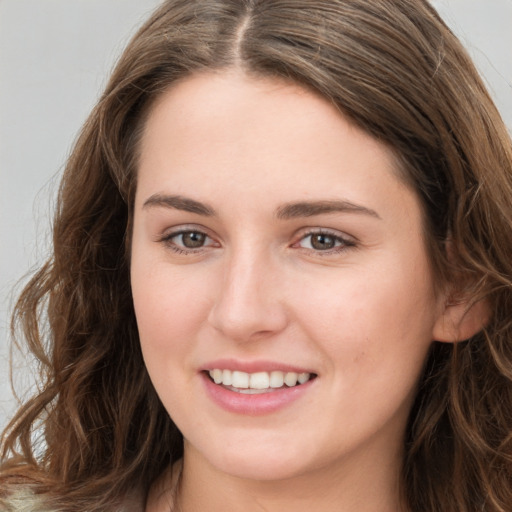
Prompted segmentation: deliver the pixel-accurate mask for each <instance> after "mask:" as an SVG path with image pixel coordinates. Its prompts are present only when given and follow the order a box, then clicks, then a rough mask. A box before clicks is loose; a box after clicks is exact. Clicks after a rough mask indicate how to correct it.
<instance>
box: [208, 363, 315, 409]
mask: <svg viewBox="0 0 512 512" xmlns="http://www.w3.org/2000/svg"><path fill="white" fill-rule="evenodd" d="M201 377H202V378H203V382H204V385H205V388H206V392H207V394H208V396H209V397H210V398H211V399H212V400H213V401H214V402H215V403H216V404H217V405H219V406H220V407H222V408H223V409H224V410H226V411H229V412H234V413H237V414H244V415H248V416H259V415H262V414H270V413H273V412H276V411H279V410H280V409H283V408H285V407H286V406H288V405H290V404H291V403H293V402H295V401H296V400H298V399H299V398H301V397H302V396H303V395H304V394H305V393H307V392H308V390H310V389H311V386H312V384H313V383H314V381H315V380H316V378H315V379H311V380H309V381H308V382H305V383H304V384H300V385H297V386H293V387H291V388H286V387H285V388H280V389H276V390H273V391H269V392H268V393H258V394H255V395H249V394H244V393H237V392H236V391H230V390H229V389H226V388H225V387H223V386H220V385H218V384H215V383H214V382H213V381H212V380H211V379H210V378H209V377H208V376H207V375H206V374H205V373H202V374H201Z"/></svg>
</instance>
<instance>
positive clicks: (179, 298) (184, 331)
mask: <svg viewBox="0 0 512 512" xmlns="http://www.w3.org/2000/svg"><path fill="white" fill-rule="evenodd" d="M140 256H141V257H139V255H138V254H136V253H135V254H134V255H133V258H132V269H131V280H132V294H133V301H134V308H135V314H136V318H137V325H138V329H139V336H140V341H141V346H142V350H143V353H144V357H145V359H146V362H147V363H148V364H150V363H151V364H152V363H153V362H154V363H155V364H158V365H160V364H163V363H164V361H168V362H172V361H173V360H174V359H175V356H177V355H178V354H179V353H180V352H181V351H183V350H184V349H185V348H187V347H189V346H190V342H191V340H193V339H194V332H195V331H196V330H197V329H198V328H199V326H200V325H201V320H202V318H203V317H204V315H205V311H206V310H207V309H208V301H207V299H206V296H207V289H208V286H209V283H208V279H207V278H205V276H195V277H194V276H190V275H188V273H187V271H184V270H183V268H178V269H173V268H172V267H171V266H170V265H169V264H168V263H167V262H165V261H159V260H152V261H151V260H150V261H148V260H147V259H144V258H143V257H142V256H143V255H140ZM142 263H144V264H142ZM168 354H172V355H173V357H172V358H168V357H166V355H168Z"/></svg>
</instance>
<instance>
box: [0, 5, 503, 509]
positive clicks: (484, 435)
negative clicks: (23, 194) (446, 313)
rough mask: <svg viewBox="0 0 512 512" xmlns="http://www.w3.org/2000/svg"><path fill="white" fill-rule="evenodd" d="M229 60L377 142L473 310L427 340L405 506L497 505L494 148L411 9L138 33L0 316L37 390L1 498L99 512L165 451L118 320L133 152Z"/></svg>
mask: <svg viewBox="0 0 512 512" xmlns="http://www.w3.org/2000/svg"><path fill="white" fill-rule="evenodd" d="M229 67H238V68H240V69H242V70H243V71H244V72H246V73H247V74H249V75H254V76H265V77H279V78H280V79H285V80H288V81H292V82H296V83H299V84H301V85H303V86H304V87H306V88H308V89H310V90H313V91H316V92H317V93H318V94H320V95H322V96H323V97H324V98H326V99H327V100H328V101H330V102H332V103H333V104H334V105H336V106H337V108H339V110H340V111H341V112H342V113H343V114H344V115H346V116H348V117H349V118H350V119H352V121H353V122H354V123H356V124H357V125H358V126H359V127H360V128H362V129H363V130H365V131H366V132H368V133H369V134H371V135H373V136H374V137H376V138H377V139H378V140H380V141H382V142H383V143H385V144H387V145H389V146H390V147H392V148H393V149H394V151H395V153H396V155H397V157H398V158H399V160H400V162H401V166H400V167H401V173H402V176H403V179H404V180H406V181H407V182H408V183H409V184H410V185H411V186H412V187H413V188H414V189H415V190H416V191H417V193H418V195H419V197H420V199H421V202H422V205H423V208H424V212H425V232H426V239H427V245H428V250H429V253H430V255H431V259H432V262H433V266H434V268H435V270H436V275H437V277H438V280H439V281H440V282H445V283H446V282H450V281H453V282H456V283H457V289H458V293H459V295H461V294H465V295H466V296H468V295H469V296H470V297H472V298H473V299H474V300H475V301H476V300H479V299H481V298H484V297H485V300H487V301H488V303H489V305H490V308H491V309H492V318H491V319H490V321H489V323H488V325H487V327H486V329H485V331H484V332H480V333H479V334H477V335H476V336H474V337H473V338H472V339H470V340H467V341H462V342H460V343H453V344H441V343H437V342H434V343H433V346H432V350H431V353H430V356H429V359H428V361H427V363H426V366H425V373H424V375H423V377H422V380H421V383H420V386H419V391H418V396H417V399H416V402H415V404H414V407H413V409H412V412H411V416H410V421H409V425H408V430H407V436H406V439H405V440H404V443H405V459H404V463H403V470H402V476H403V479H402V480H403V482H402V483H403V489H404V496H405V500H406V502H407V504H408V506H409V508H410V509H411V510H413V511H415V512H432V511H434V510H435V511H443V512H474V511H476V510H482V511H484V510H485V511H492V512H498V511H499V512H505V511H507V510H510V504H511V503H512V258H511V255H512V147H511V141H510V137H509V135H508V133H507V130H506V128H505V127H504V124H503V122H502V120H501V118H500V116H499V114H498V112H497V111H496V109H495V107H494V105H493V103H492V101H491V99H490V98H489V95H488V94H487V92H486V90H485V87H484V86H483V84H482V81H481V79H480V78H479V76H478V73H477V71H476V70H475V68H474V66H473V64H472V63H471V61H470V59H469V57H468V56H467V54H466V52H465V51H464V49H463V48H462V46H461V45H460V43H459V41H458V40H457V39H456V38H455V37H454V35H453V34H452V33H451V31H450V30H449V29H448V28H447V27H446V25H445V24H444V23H443V21H442V20H441V19H440V17H439V16H438V14H437V13H436V12H435V10H434V9H433V8H432V7H431V6H430V5H429V4H428V3H427V1H425V0H382V1H373V2H369V1H367V0H350V1H349V0H294V1H293V2H292V1H289V0H272V1H269V0H169V1H166V2H164V3H163V4H162V6H161V7H160V8H159V9H158V10H157V11H156V12H155V13H154V15H153V16H152V17H151V19H149V20H148V21H147V23H146V24H145V25H144V26H143V27H142V28H141V29H140V30H139V32H138V33H137V34H136V35H135V37H134V38H133V40H132V41H131V43H130V44H129V46H128V48H127V49H126V51H125V52H124V54H123V56H122V57H121V59H120V61H119V63H118V65H117V67H116V68H115V70H114V72H113V75H112V77H111V79H110V82H109V83H108V85H107V87H106V90H105V92H104V94H103V95H102V97H101V98H100V100H99V102H98V104H97V106H96V108H95V109H94V110H93V112H92V114H91V116H90V117H89V119H88V121H87V122H86V124H85V126H84V128H83V130H82V132H81V135H80V137H79V139H78V141H77V143H76V146H75V148H74V151H73V153H72V155H71V158H70V159H69V162H68V165H67V168H66V170H65V173H64V177H63V180H62V184H61V188H60V195H59V198H58V208H57V212H56V216H55V221H54V231H53V255H52V257H51V258H50V259H49V260H48V262H47V263H46V264H45V265H44V266H43V267H42V268H41V269H40V270H39V272H38V273H37V274H35V275H34V277H33V278H32V280H31V281H30V282H29V284H28V285H27V286H26V288H25V289H24V291H23V293H22V295H21V296H20V298H19V301H18V303H17V306H16V310H15V315H14V324H15V327H17V332H18V333H19V334H20V335H21V337H22V338H23V339H24V340H25V341H24V343H27V344H28V346H29V348H30V350H31V351H32V352H33V353H34V354H35V355H36V357H37V360H38V361H39V364H40V369H41V379H42V383H41V387H40V392H39V393H38V394H37V395H36V396H34V397H33V398H32V399H31V400H29V401H28V402H26V403H25V404H24V405H23V406H22V407H21V409H20V410H19V411H18V413H17V414H16V416H15V417H14V419H13V420H12V421H11V422H10V424H9V425H8V427H7V429H6V431H5V432H4V436H3V444H2V457H3V460H4V463H3V465H2V467H1V469H0V477H1V478H2V482H4V483H3V484H2V486H3V488H4V489H6V488H7V486H8V485H13V482H14V483H16V482H18V481H23V482H25V483H30V485H31V487H32V488H33V489H34V491H35V492H36V493H39V494H41V496H42V497H44V499H45V500H46V501H47V502H48V503H49V504H52V505H53V506H54V507H55V508H56V509H58V510H66V511H71V510H88V511H91V512H93V511H99V510H105V509H109V510H111V509H112V508H113V507H114V506H115V504H116V503H118V502H119V500H120V499H122V497H123V496H125V495H126V494H127V493H128V492H129V490H130V489H133V488H140V489H142V491H143V492H144V491H145V490H147V489H148V487H149V485H150V483H151V482H152V481H153V480H154V479H155V478H156V477H157V476H158V475H159V474H160V473H161V472H162V470H163V469H164V468H165V467H167V466H168V465H169V464H171V463H172V462H173V461H174V460H176V459H177V458H179V457H180V456H181V455H182V439H181V434H180V433H179V431H178V430H177V429H176V427H175V426H174V424H173V422H172V420H171V419H170V418H169V416H168V414H167V413H166V411H165V410H164V408H163V406H162V405H161V404H160V402H159V400H158V398H157V396H156V393H155V391H154V389H153V387H152V385H151V382H150V380H149V378H148V375H147V373H146V370H145V367H144V363H143V360H142V355H141V351H140V348H139V341H138V334H137V326H136V322H135V317H134V313H133V306H132V298H131V292H130V280H129V257H128V254H129V237H130V223H131V210H132V206H133V198H134V191H135V187H136V175H137V173H136V170H137V157H138V155H137V150H138V147H139V144H138V142H139V139H140V136H141V133H142V130H143V126H144V119H145V116H146V114H147V112H148V109H149V106H150V105H151V104H152V102H153V101H154V100H155V98H156V97H157V96H158V95H159V94H161V93H162V92H163V91H164V90H166V89H167V88H169V87H170V86H172V84H173V83H174V82H175V81H176V80H179V79H181V78H183V77H185V76H188V75H190V74H191V73H194V72H199V71H203V70H211V69H223V68H229ZM448 240H449V245H450V251H449V252H450V254H449V255H448V254H447V250H446V245H447V241H448ZM454 276H457V278H455V277H454ZM454 300H457V297H456V296H455V297H454ZM454 341H457V340H454ZM37 434H40V436H39V437H38V436H37ZM37 439H39V442H37Z"/></svg>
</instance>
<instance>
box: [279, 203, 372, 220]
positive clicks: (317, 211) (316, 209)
mask: <svg viewBox="0 0 512 512" xmlns="http://www.w3.org/2000/svg"><path fill="white" fill-rule="evenodd" d="M336 212H342V213H357V214H363V215H369V216H370V217H375V218H377V219H381V216H380V215H379V214H378V213H377V212H376V211H375V210H372V209H370V208H366V207H365V206H362V205H359V204H355V203H352V202H350V201H345V200H343V201H302V202H299V203H289V204H285V205H283V206H280V207H279V208H278V209H277V213H276V215H277V218H278V219H294V218H298V217H313V216H315V215H321V214H324V213H336Z"/></svg>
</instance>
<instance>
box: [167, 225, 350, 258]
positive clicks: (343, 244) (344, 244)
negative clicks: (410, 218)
mask: <svg viewBox="0 0 512 512" xmlns="http://www.w3.org/2000/svg"><path fill="white" fill-rule="evenodd" d="M186 234H195V235H200V236H203V237H204V239H205V240H208V239H209V240H211V241H213V239H212V238H211V237H210V236H208V234H207V233H205V232H204V231H201V230H199V229H180V230H179V231H174V232H172V233H168V234H165V235H164V236H162V237H161V238H160V239H159V240H158V241H159V242H162V243H164V244H165V245H166V246H167V247H168V248H169V249H171V250H172V251H173V252H175V253H177V254H182V255H190V254H200V253H202V252H203V251H204V250H205V249H206V248H207V247H209V246H210V245H201V246H200V247H197V248H185V247H183V246H179V245H177V244H176V242H174V239H175V238H177V237H179V236H183V235H186ZM313 236H325V237H329V238H331V239H333V241H334V243H335V244H339V245H335V246H334V247H333V248H331V249H325V250H321V249H314V248H306V247H302V249H304V250H305V251H308V252H309V253H314V254H315V255H320V256H329V255H333V254H339V253H341V252H344V251H346V250H348V249H351V248H355V247H356V242H355V241H354V240H352V239H348V238H344V237H342V236H340V235H339V234H336V233H333V232H332V231H328V230H325V229H314V230H310V231H308V232H307V233H304V234H303V235H302V236H301V237H300V239H299V240H298V241H297V242H295V243H294V244H292V247H296V248H301V247H300V245H299V244H300V243H301V242H302V241H303V240H305V239H307V238H308V237H309V238H310V239H311V237H313ZM310 244H311V242H310ZM211 245H213V244H211Z"/></svg>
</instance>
